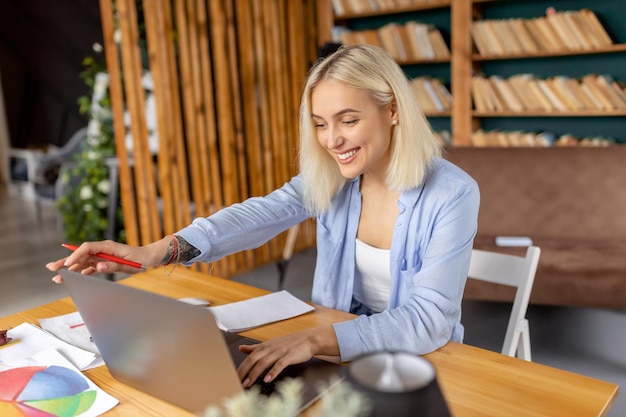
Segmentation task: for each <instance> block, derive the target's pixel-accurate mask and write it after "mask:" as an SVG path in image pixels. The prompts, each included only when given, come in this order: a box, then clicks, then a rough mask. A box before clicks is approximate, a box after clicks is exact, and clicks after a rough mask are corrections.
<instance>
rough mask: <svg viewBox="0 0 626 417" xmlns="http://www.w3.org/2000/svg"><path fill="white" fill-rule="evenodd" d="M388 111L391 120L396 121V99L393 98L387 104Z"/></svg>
mask: <svg viewBox="0 0 626 417" xmlns="http://www.w3.org/2000/svg"><path fill="white" fill-rule="evenodd" d="M389 111H390V117H391V121H392V122H393V121H394V120H395V121H396V123H398V103H397V102H396V99H393V100H392V101H391V104H389Z"/></svg>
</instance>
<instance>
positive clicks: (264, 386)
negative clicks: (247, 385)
mask: <svg viewBox="0 0 626 417" xmlns="http://www.w3.org/2000/svg"><path fill="white" fill-rule="evenodd" d="M255 386H256V387H259V390H260V391H261V394H263V395H266V396H270V395H271V394H272V393H273V392H274V391H276V383H275V382H273V381H272V382H265V381H263V378H262V377H258V378H257V380H256V381H255V382H254V384H252V387H255Z"/></svg>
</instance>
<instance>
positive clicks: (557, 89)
mask: <svg viewBox="0 0 626 417" xmlns="http://www.w3.org/2000/svg"><path fill="white" fill-rule="evenodd" d="M544 83H545V85H546V87H547V88H548V89H549V90H550V91H551V92H552V94H553V95H554V96H556V98H557V99H558V100H559V101H560V102H561V103H563V105H564V106H565V110H564V111H577V110H581V107H580V103H578V100H576V98H575V97H574V96H573V95H572V94H571V93H570V92H569V91H568V90H565V89H564V86H563V84H560V83H558V82H557V81H556V80H555V78H554V77H552V78H546V79H545V81H544Z"/></svg>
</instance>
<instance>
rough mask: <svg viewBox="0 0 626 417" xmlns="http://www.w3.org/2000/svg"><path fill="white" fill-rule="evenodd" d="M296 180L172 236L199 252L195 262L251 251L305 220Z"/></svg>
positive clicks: (300, 193)
mask: <svg viewBox="0 0 626 417" xmlns="http://www.w3.org/2000/svg"><path fill="white" fill-rule="evenodd" d="M309 217H310V216H309V215H307V213H306V211H305V208H304V206H303V204H302V184H301V179H300V177H299V176H296V177H294V178H292V179H291V180H290V181H289V182H287V183H285V184H284V185H283V186H282V187H280V188H278V189H277V190H275V191H273V192H271V193H270V194H268V195H266V196H263V197H252V198H249V199H247V200H245V201H243V202H242V203H237V204H233V205H231V206H229V207H226V208H223V209H221V210H219V211H217V212H216V213H214V214H212V215H211V216H209V217H201V218H196V219H194V221H193V222H192V223H191V225H189V226H187V227H185V228H183V229H181V230H180V231H178V232H177V233H176V234H177V235H178V236H181V237H182V238H183V239H185V240H186V241H187V242H189V244H191V245H193V246H194V247H195V248H197V249H199V250H200V255H198V256H197V257H196V258H193V259H191V260H190V261H189V262H187V263H186V265H191V264H193V263H195V262H214V261H217V260H219V259H221V258H223V257H224V256H227V255H230V254H233V253H236V252H240V251H243V250H248V249H254V248H257V247H259V246H261V245H262V244H264V243H266V242H267V241H268V240H270V239H271V238H273V237H275V236H276V235H278V234H279V233H281V232H283V231H285V230H287V229H289V228H290V227H291V226H295V225H296V224H298V223H301V222H302V221H304V220H306V219H307V218H309Z"/></svg>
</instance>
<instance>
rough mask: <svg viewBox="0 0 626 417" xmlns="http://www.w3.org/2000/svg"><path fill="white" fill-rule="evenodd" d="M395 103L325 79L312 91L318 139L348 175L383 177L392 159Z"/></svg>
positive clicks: (313, 114) (313, 113)
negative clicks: (385, 102)
mask: <svg viewBox="0 0 626 417" xmlns="http://www.w3.org/2000/svg"><path fill="white" fill-rule="evenodd" d="M392 107H393V105H392V106H387V107H381V106H380V105H379V104H378V103H376V102H375V101H374V99H373V98H372V96H371V95H370V93H369V92H368V91H367V90H364V89H360V88H354V87H349V86H347V85H345V84H343V83H341V82H337V81H332V80H329V81H322V82H321V83H319V84H318V85H317V86H316V87H315V88H314V89H313V91H312V93H311V110H312V112H311V113H312V119H313V124H314V126H315V129H316V134H317V140H318V141H319V143H320V145H321V146H322V147H324V148H325V149H326V150H327V151H328V153H329V154H330V155H331V156H332V157H333V159H335V161H336V162H337V164H338V165H339V169H340V170H341V174H342V175H343V176H344V177H346V178H356V177H358V176H359V175H361V174H367V175H369V174H373V175H376V176H380V178H384V177H385V175H386V171H387V166H388V164H389V160H390V146H389V145H390V142H391V129H392V120H393V118H394V116H395V113H394V111H393V109H392Z"/></svg>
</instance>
